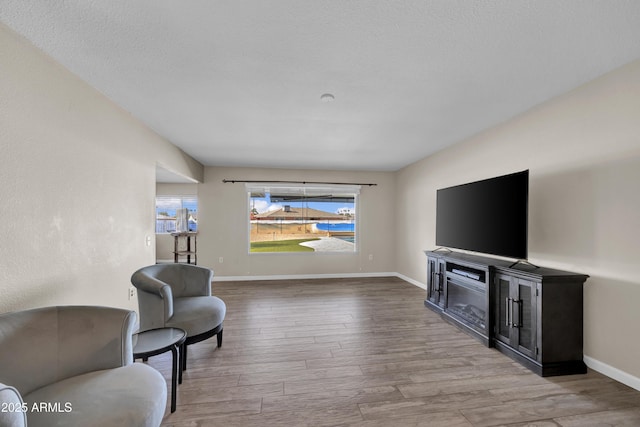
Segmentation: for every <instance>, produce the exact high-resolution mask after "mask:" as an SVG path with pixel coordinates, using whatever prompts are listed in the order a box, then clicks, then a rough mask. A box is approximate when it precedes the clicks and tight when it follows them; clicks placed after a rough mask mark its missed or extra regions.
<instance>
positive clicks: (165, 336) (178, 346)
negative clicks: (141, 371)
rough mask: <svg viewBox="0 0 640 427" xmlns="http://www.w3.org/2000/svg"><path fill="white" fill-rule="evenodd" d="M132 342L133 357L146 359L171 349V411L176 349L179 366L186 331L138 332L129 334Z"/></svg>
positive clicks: (174, 391)
mask: <svg viewBox="0 0 640 427" xmlns="http://www.w3.org/2000/svg"><path fill="white" fill-rule="evenodd" d="M131 339H132V342H133V359H134V360H135V359H143V360H145V361H146V360H147V359H148V358H149V357H151V356H157V355H158V354H162V353H165V352H167V351H169V350H171V353H172V354H173V365H172V367H171V412H175V411H176V389H177V385H176V379H177V378H176V374H177V373H178V351H179V352H180V366H182V364H183V361H182V358H183V357H184V349H183V348H182V345H183V344H184V342H185V340H186V339H187V333H186V332H185V331H183V330H182V329H178V328H158V329H150V330H148V331H142V332H138V333H136V334H133V335H132V336H131ZM179 375H180V383H182V369H180V373H179Z"/></svg>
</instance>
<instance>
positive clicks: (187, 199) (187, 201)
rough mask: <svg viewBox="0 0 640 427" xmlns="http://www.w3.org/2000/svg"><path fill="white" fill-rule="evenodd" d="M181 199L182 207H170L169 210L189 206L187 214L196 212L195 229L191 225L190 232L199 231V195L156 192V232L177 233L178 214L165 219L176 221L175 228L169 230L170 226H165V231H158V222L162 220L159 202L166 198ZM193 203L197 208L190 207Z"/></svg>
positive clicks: (163, 233) (167, 199)
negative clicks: (159, 217) (159, 215)
mask: <svg viewBox="0 0 640 427" xmlns="http://www.w3.org/2000/svg"><path fill="white" fill-rule="evenodd" d="M176 199H177V200H179V201H180V207H179V208H178V207H176V208H168V209H169V210H177V209H184V208H187V209H188V211H187V214H189V213H191V212H195V216H196V217H195V230H191V227H189V231H190V232H197V231H198V222H199V221H198V206H199V200H198V196H197V195H196V194H156V199H155V234H156V235H158V234H162V235H167V234H171V233H175V232H176V231H177V230H176V228H177V215H176V217H174V218H173V219H172V218H167V219H166V220H163V221H174V223H175V225H174V229H173V230H169V229H168V227H164V230H165V231H158V222H159V221H160V219H158V214H159V212H158V204H159V203H158V202H159V201H162V200H165V201H172V200H176ZM193 204H195V210H193V209H190V208H189V206H192V205H193ZM185 205H189V206H185Z"/></svg>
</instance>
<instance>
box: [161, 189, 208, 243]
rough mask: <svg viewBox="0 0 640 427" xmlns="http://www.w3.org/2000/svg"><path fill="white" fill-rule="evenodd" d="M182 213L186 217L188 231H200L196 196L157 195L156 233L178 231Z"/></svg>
mask: <svg viewBox="0 0 640 427" xmlns="http://www.w3.org/2000/svg"><path fill="white" fill-rule="evenodd" d="M181 210H182V211H181ZM181 214H182V215H183V218H184V219H186V224H187V229H188V231H198V198H197V197H196V196H156V233H157V234H162V233H173V232H175V231H178V229H179V221H180V219H181V218H180V217H181Z"/></svg>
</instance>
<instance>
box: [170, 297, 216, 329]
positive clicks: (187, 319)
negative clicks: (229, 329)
mask: <svg viewBox="0 0 640 427" xmlns="http://www.w3.org/2000/svg"><path fill="white" fill-rule="evenodd" d="M173 304H174V315H173V317H171V318H170V319H169V320H168V321H167V323H166V326H170V327H173V328H180V329H183V330H185V331H186V332H187V336H190V337H192V336H195V335H199V334H202V333H205V332H207V331H209V330H211V329H212V328H213V327H215V326H217V325H220V324H221V323H222V321H223V320H224V316H225V313H226V310H227V308H226V306H225V304H224V302H223V301H222V300H221V299H220V298H218V297H183V298H176V299H175V301H174V303H173Z"/></svg>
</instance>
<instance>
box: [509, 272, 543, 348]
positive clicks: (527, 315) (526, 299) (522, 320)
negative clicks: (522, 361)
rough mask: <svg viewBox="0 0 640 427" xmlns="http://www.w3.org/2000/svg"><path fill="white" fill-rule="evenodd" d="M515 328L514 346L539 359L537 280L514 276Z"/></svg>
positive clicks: (513, 303)
mask: <svg viewBox="0 0 640 427" xmlns="http://www.w3.org/2000/svg"><path fill="white" fill-rule="evenodd" d="M512 283H513V288H512V290H513V291H515V292H514V293H513V295H514V297H513V299H512V305H513V329H515V330H516V331H517V332H516V333H515V336H514V337H513V341H512V343H513V347H514V348H515V349H516V350H518V351H519V352H520V353H522V354H524V355H525V356H528V357H530V358H532V359H534V360H537V354H536V353H537V352H536V343H537V341H538V340H537V335H536V334H537V332H538V330H537V328H536V324H537V323H536V313H537V310H536V307H537V297H536V289H537V284H536V283H535V282H532V281H529V280H524V279H520V278H518V277H514V278H513V282H512Z"/></svg>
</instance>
